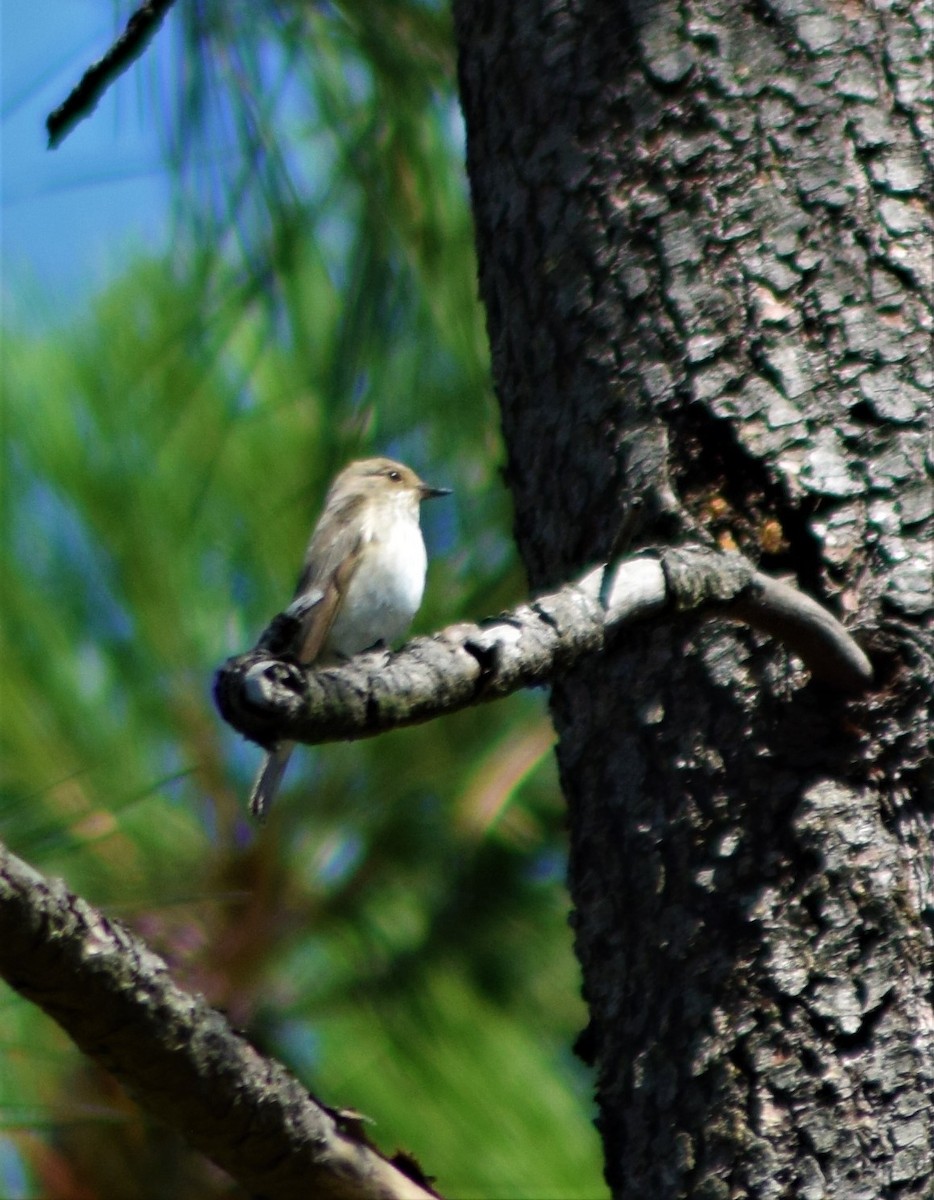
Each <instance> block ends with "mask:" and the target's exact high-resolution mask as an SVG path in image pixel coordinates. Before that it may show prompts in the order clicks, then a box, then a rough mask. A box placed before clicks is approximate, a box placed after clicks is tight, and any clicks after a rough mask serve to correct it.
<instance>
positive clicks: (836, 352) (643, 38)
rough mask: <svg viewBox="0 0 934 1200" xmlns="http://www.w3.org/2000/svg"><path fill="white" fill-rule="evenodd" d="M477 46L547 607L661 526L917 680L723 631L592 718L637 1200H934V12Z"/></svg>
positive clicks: (625, 664) (490, 291) (484, 195)
mask: <svg viewBox="0 0 934 1200" xmlns="http://www.w3.org/2000/svg"><path fill="white" fill-rule="evenodd" d="M455 16H456V22H457V35H458V40H459V47H460V56H461V57H460V71H461V90H462V100H463V105H464V111H465V116H466V121H467V129H468V165H469V172H470V180H471V187H472V194H473V203H474V212H475V218H476V225H477V243H478V253H479V261H480V275H481V293H482V296H483V299H484V301H485V303H486V306H487V313H488V325H489V333H490V341H491V346H492V353H493V363H494V375H495V381H496V386H497V390H498V393H499V397H500V401H501V405H502V413H503V426H504V431H505V435H506V441H507V447H508V454H509V463H508V478H509V482H510V484H511V487H512V491H513V495H514V498H515V507H516V530H517V536H518V539H519V545H520V548H521V550H522V553H523V555H524V558H525V562H526V564H527V566H528V571H529V575H530V577H531V580H532V584H533V586H534V587H536V588H539V587H543V586H547V585H549V584H554V583H555V582H557V581H559V580H561V579H565V578H570V577H573V575H574V573H575V572H576V571H578V570H580V569H581V567H583V566H584V565H586V564H587V563H589V562H593V561H599V560H601V559H602V558H604V557H606V556H607V555H609V554H610V553H611V552H612V547H613V545H614V542H615V540H616V538H617V535H618V531H619V528H620V525H621V523H623V522H624V514H625V513H626V512H627V511H629V512H630V513H632V512H633V511H634V506H635V505H637V504H639V503H640V502H641V508H640V509H638V510H637V511H638V513H639V521H640V536H641V539H642V540H643V541H651V540H653V539H659V540H664V539H670V538H672V537H675V538H677V537H682V536H684V534H685V532H686V531H687V530H691V529H693V530H694V531H695V533H696V531H697V530H698V529H700V530H701V531H703V530H705V529H706V530H707V531H708V532H709V533H710V535H711V536H713V537H715V538H716V539H717V540H718V541H719V542H720V543H721V545H729V544H730V543H731V542H735V543H737V544H738V545H739V546H740V547H741V548H742V549H744V550H745V551H746V552H747V553H750V554H753V555H756V554H758V555H760V556H762V563H763V567H764V568H765V569H767V570H776V569H785V570H788V571H790V572H791V573H793V574H794V576H795V577H796V580H797V582H798V583H799V584H800V585H801V586H803V587H804V588H805V589H806V590H808V591H811V592H812V593H814V594H816V595H818V596H820V597H823V598H824V600H825V601H826V602H829V603H831V604H832V605H834V606H835V607H836V609H837V611H838V613H840V614H841V615H842V616H844V617H845V619H846V620H847V622H848V623H849V624H851V626H853V627H855V628H858V629H861V630H863V631H864V632H865V633H866V634H867V635H868V636H869V637H870V640H871V642H872V644H873V645H874V646H875V659H876V666H877V669H878V671H879V674H880V687H879V688H878V689H877V691H876V692H875V694H874V695H873V696H872V698H871V699H870V700H869V701H868V702H860V703H852V702H846V701H843V700H841V699H838V698H836V697H834V696H832V695H830V694H828V693H827V692H826V691H824V690H823V689H822V688H820V687H819V686H816V685H813V684H807V683H805V681H804V678H803V676H802V675H801V673H800V672H799V671H798V670H796V668H795V666H794V664H793V663H792V662H789V661H788V659H787V658H786V656H785V655H783V654H782V653H781V652H779V651H777V650H776V648H775V646H774V645H773V644H767V643H764V642H763V641H762V640H761V639H759V638H757V637H756V636H755V635H750V634H748V633H746V632H739V631H737V630H735V629H732V628H731V629H727V628H715V627H713V626H710V625H705V626H703V627H697V626H695V625H694V624H693V623H690V622H687V621H686V622H685V623H684V625H683V626H682V627H681V628H675V629H672V628H671V626H670V625H667V624H666V625H664V626H663V625H662V624H659V625H658V626H657V627H655V628H654V629H650V630H649V631H647V632H645V633H643V634H642V635H641V636H639V637H638V638H634V639H633V638H628V637H626V635H625V634H624V635H623V636H622V637H621V639H620V642H619V644H618V646H616V647H615V648H614V649H613V650H612V652H609V653H606V654H604V655H602V656H600V657H599V658H598V659H594V660H588V661H587V662H585V663H583V664H579V665H577V666H575V667H574V668H572V669H571V670H569V671H568V672H567V674H566V676H565V677H564V678H563V679H562V680H560V681H558V682H557V683H556V684H555V686H554V689H553V713H554V718H555V723H556V726H557V729H558V732H559V736H560V744H559V760H560V767H561V772H562V780H563V784H564V788H565V792H566V795H567V799H568V804H569V811H570V825H571V863H570V884H571V889H572V895H573V899H574V903H575V916H574V920H575V928H576V938H577V948H578V953H579V955H580V959H581V963H582V967H583V971H584V980H585V992H586V997H587V999H588V1002H589V1004H590V1007H591V1014H592V1019H591V1023H590V1026H589V1029H588V1030H587V1032H586V1034H585V1036H584V1037H582V1039H581V1047H580V1048H581V1052H582V1053H583V1054H584V1055H585V1056H586V1057H588V1058H589V1059H590V1060H591V1061H593V1062H594V1064H595V1066H596V1070H597V1092H598V1102H599V1107H600V1117H599V1124H600V1128H601V1131H602V1135H603V1139H604V1145H605V1151H606V1163H607V1168H606V1169H607V1177H608V1180H609V1182H610V1184H611V1187H612V1188H613V1191H614V1193H615V1194H616V1195H617V1196H619V1197H623V1196H625V1197H626V1200H637V1198H639V1197H646V1198H651V1200H667V1198H669V1197H687V1196H690V1197H692V1198H693V1200H700V1198H705V1200H720V1198H723V1200H726V1198H727V1197H731V1196H754V1197H778V1196H800V1197H804V1198H806V1200H819V1198H820V1197H835V1198H839V1200H843V1198H844V1197H845V1198H846V1200H857V1198H860V1197H862V1198H864V1200H879V1198H881V1197H895V1196H899V1197H917V1198H922V1197H923V1198H929V1197H930V1196H931V1195H932V1194H934V1168H932V1163H934V1116H932V1085H934V996H932V985H931V978H932V965H934V963H932V937H931V930H932V916H934V879H932V805H931V799H930V795H929V793H928V792H926V791H925V789H924V788H923V786H922V783H923V781H922V774H923V770H924V760H925V753H926V724H925V703H926V698H927V695H928V694H929V688H930V675H931V670H930V668H931V662H930V647H929V644H928V643H927V642H926V641H925V640H924V636H923V635H922V633H921V630H922V621H923V620H924V617H925V614H926V613H927V612H928V610H929V595H928V587H929V581H930V555H929V547H930V541H929V538H930V534H931V512H932V504H931V492H930V489H929V488H928V486H927V484H926V482H925V474H924V472H925V461H924V456H925V436H926V430H925V424H926V410H927V404H928V397H929V395H930V391H931V386H932V375H931V370H932V363H931V358H930V343H929V339H930V331H931V298H930V292H929V290H928V289H929V285H930V271H931V253H930V236H931V234H930V172H931V161H932V160H931V156H932V138H931V125H930V103H931V88H930V71H929V67H928V61H929V55H930V51H931V47H930V44H929V41H928V42H927V43H926V39H929V36H930V30H931V28H932V14H931V11H930V9H925V8H924V6H923V5H921V4H915V5H904V4H897V3H896V4H886V5H884V6H883V5H880V6H879V7H878V8H875V9H873V8H870V7H868V6H859V5H842V6H841V5H839V4H830V3H827V2H823V3H822V2H821V0H815V2H813V3H808V4H803V3H797V2H796V0H782V2H781V3H770V2H768V0H765V2H762V3H750V4H734V3H732V2H726V0H722V2H720V3H718V2H717V0H711V2H708V3H706V4H704V5H703V6H702V5H700V4H695V3H693V2H692V0H687V2H686V3H680V4H677V5H675V4H674V3H672V2H670V0H660V2H658V3H635V2H630V3H628V4H627V3H621V2H620V0H562V2H558V0H516V2H515V3H510V4H496V3H493V0H485V2H481V0H460V2H456V3H455ZM666 447H667V450H666ZM628 523H629V524H630V525H631V524H632V522H631V520H630V521H628Z"/></svg>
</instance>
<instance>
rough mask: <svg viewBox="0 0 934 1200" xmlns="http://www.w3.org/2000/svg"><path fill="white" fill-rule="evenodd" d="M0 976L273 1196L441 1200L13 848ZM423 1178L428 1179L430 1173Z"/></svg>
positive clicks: (0, 905)
mask: <svg viewBox="0 0 934 1200" xmlns="http://www.w3.org/2000/svg"><path fill="white" fill-rule="evenodd" d="M0 977H2V978H4V979H6V980H7V982H8V983H9V984H10V985H11V986H12V987H14V988H16V990H17V991H18V992H19V993H20V994H21V995H23V996H25V997H26V999H27V1000H31V1001H32V1002H33V1003H34V1004H37V1005H39V1007H40V1008H42V1009H43V1011H44V1012H46V1013H48V1015H49V1016H50V1017H52V1018H53V1020H55V1021H57V1022H58V1024H59V1025H60V1026H61V1027H62V1029H64V1030H65V1032H66V1033H67V1034H68V1036H69V1037H70V1038H71V1039H72V1040H73V1041H74V1042H75V1044H76V1045H77V1046H79V1047H80V1048H81V1049H82V1050H83V1051H84V1052H85V1054H87V1055H88V1056H89V1057H90V1058H92V1059H94V1060H95V1061H96V1062H98V1063H100V1064H101V1066H103V1067H105V1068H106V1069H107V1070H109V1071H111V1072H112V1073H113V1074H114V1075H115V1076H116V1078H117V1079H119V1080H120V1082H121V1083H122V1084H123V1086H124V1087H125V1088H126V1089H127V1091H129V1092H130V1093H131V1095H133V1096H135V1097H136V1099H137V1100H139V1102H140V1103H141V1104H142V1105H143V1107H144V1108H146V1109H147V1110H148V1111H149V1112H150V1113H152V1114H153V1115H154V1116H156V1117H158V1118H160V1119H161V1120H163V1121H164V1122H165V1123H166V1124H167V1125H169V1126H170V1127H172V1128H173V1129H175V1130H177V1131H178V1132H180V1133H181V1134H182V1135H183V1136H184V1137H185V1138H186V1140H187V1141H188V1142H189V1144H190V1145H192V1146H194V1147H195V1148H196V1149H198V1150H201V1151H202V1152H203V1153H204V1154H206V1155H207V1156H208V1157H209V1158H211V1159H213V1160H214V1162H216V1163H217V1164H218V1165H219V1166H221V1167H223V1168H224V1169H225V1170H227V1171H229V1172H230V1174H231V1175H232V1176H233V1177H234V1178H235V1179H236V1180H237V1181H238V1182H239V1183H240V1184H242V1185H243V1187H244V1188H246V1189H247V1191H248V1192H249V1193H250V1194H251V1195H252V1196H255V1197H257V1200H260V1198H261V1197H270V1198H273V1197H274V1198H275V1200H306V1198H307V1197H308V1196H310V1195H314V1196H315V1197H316V1198H318V1200H431V1197H432V1196H434V1195H435V1194H436V1193H435V1192H434V1191H432V1190H430V1189H429V1186H428V1184H427V1183H425V1186H424V1187H423V1186H422V1185H421V1183H419V1182H416V1181H415V1179H414V1178H412V1177H410V1176H411V1175H412V1173H413V1171H415V1170H416V1164H414V1163H413V1162H412V1160H411V1159H410V1158H408V1157H406V1156H402V1158H403V1161H401V1162H400V1166H401V1167H403V1168H404V1171H403V1170H402V1169H399V1167H397V1166H395V1165H393V1163H391V1162H390V1161H388V1160H387V1159H385V1158H383V1157H382V1156H381V1155H380V1154H379V1153H377V1151H376V1150H375V1149H374V1148H373V1147H372V1146H371V1145H370V1144H369V1142H367V1140H366V1138H365V1136H364V1135H363V1134H362V1133H361V1131H360V1129H359V1122H358V1121H353V1120H351V1119H349V1117H348V1116H347V1115H345V1114H341V1113H338V1112H335V1111H334V1110H333V1109H329V1108H327V1107H326V1106H325V1105H323V1104H321V1103H319V1102H318V1101H316V1100H315V1099H314V1097H313V1096H310V1095H309V1094H308V1092H306V1091H305V1089H304V1088H303V1087H302V1086H301V1084H299V1082H298V1080H297V1079H295V1078H294V1077H293V1076H291V1075H290V1074H289V1073H288V1071H286V1069H285V1068H284V1067H282V1066H280V1064H279V1063H277V1062H275V1061H274V1060H272V1059H268V1058H264V1057H263V1055H261V1054H260V1053H259V1051H258V1050H256V1049H255V1048H254V1047H253V1046H252V1045H250V1043H249V1042H248V1041H247V1040H246V1038H244V1037H242V1036H241V1035H240V1034H238V1033H237V1032H236V1031H235V1030H233V1029H231V1027H230V1025H229V1024H228V1023H227V1021H226V1020H225V1018H224V1017H223V1016H222V1014H221V1013H219V1012H217V1011H215V1010H214V1009H213V1008H211V1007H210V1005H208V1004H207V1002H206V1001H205V999H204V997H203V996H198V995H192V994H191V993H189V992H185V991H183V990H182V989H181V988H179V987H177V986H176V985H175V984H174V983H173V982H172V979H171V977H170V976H169V972H168V968H167V967H166V965H165V963H164V962H163V961H162V959H161V958H159V956H158V955H157V954H154V953H153V952H152V951H151V950H150V949H149V948H148V947H147V946H146V945H145V944H144V943H143V942H142V941H141V940H140V939H139V938H138V937H137V936H136V935H135V934H134V933H132V932H131V931H130V930H129V929H127V928H126V927H125V926H123V925H120V924H119V922H116V921H112V920H109V919H108V918H107V917H105V916H104V914H103V913H101V912H99V911H98V910H97V909H95V908H93V907H92V906H91V905H90V904H87V903H86V902H85V901H83V900H81V899H80V898H79V897H77V896H74V895H72V894H71V893H70V892H68V891H67V889H66V888H65V887H64V885H63V884H62V883H61V882H51V883H50V882H49V881H48V880H46V879H44V878H43V877H42V876H41V875H40V874H38V872H36V871H34V870H33V869H32V868H31V867H29V866H28V865H27V864H26V863H24V862H22V861H21V860H20V859H18V858H17V857H16V856H15V855H13V854H11V853H10V852H9V851H8V850H7V849H6V847H5V846H3V845H0ZM423 1182H424V1181H423Z"/></svg>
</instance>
